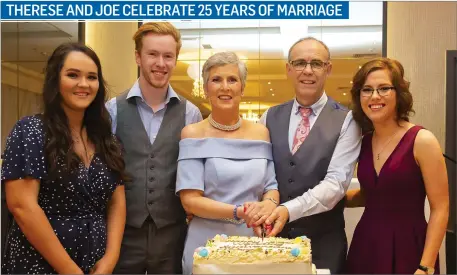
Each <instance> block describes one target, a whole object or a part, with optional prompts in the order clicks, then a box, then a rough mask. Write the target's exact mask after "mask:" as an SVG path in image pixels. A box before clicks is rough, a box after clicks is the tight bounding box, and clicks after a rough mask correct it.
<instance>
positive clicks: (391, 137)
mask: <svg viewBox="0 0 457 275" xmlns="http://www.w3.org/2000/svg"><path fill="white" fill-rule="evenodd" d="M400 129H401V128H400ZM400 129H399V130H397V131H395V132H394V133H393V134H392V135H391V136H390V138H389V140H388V141H387V142H386V143H385V144H384V146H382V148H381V151H379V152H378V154H377V155H376V160H379V155H380V154H381V153H382V151H384V148H386V146H387V145H388V144H389V143H390V142H391V141H392V139H393V138H394V137H395V136H396V135H397V134H398V133H399V132H400Z"/></svg>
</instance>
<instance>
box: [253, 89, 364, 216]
mask: <svg viewBox="0 0 457 275" xmlns="http://www.w3.org/2000/svg"><path fill="white" fill-rule="evenodd" d="M327 101H328V97H327V94H326V93H325V92H324V93H323V95H322V96H321V98H320V99H319V100H318V101H317V102H316V103H314V104H313V105H311V106H302V107H309V108H311V109H312V113H311V115H310V116H309V123H310V130H312V129H313V126H314V123H315V122H316V120H317V118H318V117H319V114H320V113H321V111H322V109H323V108H324V106H325V104H326V103H327ZM299 107H300V104H299V103H298V101H297V99H295V100H294V103H293V106H292V111H291V114H290V124H289V150H291V151H292V145H293V140H294V136H295V132H296V130H297V127H298V124H299V123H300V121H301V119H302V117H301V115H300V113H299V110H298V108H299ZM267 114H268V110H267V111H266V112H265V113H264V114H263V115H262V117H261V118H260V121H259V122H260V123H262V124H264V125H266V121H267ZM361 141H362V134H361V129H360V127H359V126H358V125H357V123H356V122H355V121H354V119H353V117H352V111H349V112H348V114H347V116H346V118H345V120H344V122H343V126H342V127H341V132H340V137H339V138H338V142H337V144H336V147H335V151H334V152H333V155H332V159H331V160H330V164H329V166H328V169H327V175H326V176H325V178H324V179H323V180H322V181H321V182H320V183H319V184H318V185H316V186H315V187H314V188H311V189H309V190H308V191H306V192H305V193H303V195H301V196H299V197H297V198H295V199H293V200H290V201H288V202H285V203H283V204H282V205H284V206H285V207H286V208H287V209H288V211H289V222H292V221H294V220H297V219H299V218H302V217H306V216H310V215H315V214H319V213H322V212H325V211H329V210H331V209H332V208H333V207H334V206H335V205H336V204H337V203H338V202H339V201H340V200H341V199H342V198H343V197H344V196H345V194H346V191H347V189H348V187H349V184H350V183H351V179H352V175H353V174H354V168H355V164H356V162H357V159H358V157H359V153H360V147H361ZM316 145H317V144H316Z"/></svg>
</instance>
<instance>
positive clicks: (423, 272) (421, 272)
mask: <svg viewBox="0 0 457 275" xmlns="http://www.w3.org/2000/svg"><path fill="white" fill-rule="evenodd" d="M414 274H427V273H426V272H425V271H423V270H420V269H417V270H416V272H414Z"/></svg>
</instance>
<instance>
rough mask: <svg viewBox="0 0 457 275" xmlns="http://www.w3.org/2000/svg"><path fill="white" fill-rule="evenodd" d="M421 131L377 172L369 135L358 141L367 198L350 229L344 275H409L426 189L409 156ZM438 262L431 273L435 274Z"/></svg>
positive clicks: (420, 238)
mask: <svg viewBox="0 0 457 275" xmlns="http://www.w3.org/2000/svg"><path fill="white" fill-rule="evenodd" d="M420 129H423V128H422V127H420V126H413V127H412V128H410V129H409V130H408V131H407V132H406V133H405V135H404V136H403V137H402V139H401V140H400V142H399V143H398V145H397V146H396V148H395V149H394V151H393V152H392V154H391V155H390V156H389V158H388V159H387V160H386V162H385V164H384V165H383V167H382V168H381V171H380V173H379V176H378V175H377V173H376V170H375V168H374V163H373V151H372V143H371V140H372V134H367V135H365V136H364V138H363V140H362V148H361V152H360V158H359V165H358V171H357V176H358V180H359V182H360V186H361V187H362V188H363V189H364V194H365V198H366V204H365V211H364V212H363V215H362V217H361V219H360V221H359V223H358V225H357V227H356V229H355V232H354V236H353V239H352V243H351V246H350V249H349V252H348V256H347V262H346V273H352V274H360V273H365V274H370V273H377V274H396V273H397V274H398V273H402V274H413V273H414V272H415V271H416V270H417V269H418V267H419V264H420V261H421V257H422V252H423V249H424V245H425V236H426V232H427V222H426V221H425V216H424V204H425V196H426V194H425V186H424V180H423V178H422V173H421V170H420V168H419V166H418V165H417V163H416V161H415V158H414V154H413V148H414V140H415V139H416V136H417V133H418V132H419V130H420ZM438 268H439V261H438V260H437V261H436V264H435V273H438V274H439V269H438Z"/></svg>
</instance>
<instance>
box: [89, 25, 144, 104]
mask: <svg viewBox="0 0 457 275" xmlns="http://www.w3.org/2000/svg"><path fill="white" fill-rule="evenodd" d="M137 29H138V22H86V27H85V35H86V37H85V39H86V44H87V45H88V46H90V47H92V48H93V49H94V50H95V52H96V53H97V55H98V56H99V58H100V61H101V63H102V68H103V76H104V78H105V80H106V81H107V83H108V85H109V90H110V92H111V94H110V96H111V97H112V96H116V95H118V94H120V93H122V92H123V91H125V90H126V89H128V88H130V87H131V86H132V85H133V83H134V82H135V80H136V79H137V72H138V71H137V66H136V63H135V43H134V41H133V40H132V36H133V34H134V33H135V31H136V30H137Z"/></svg>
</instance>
